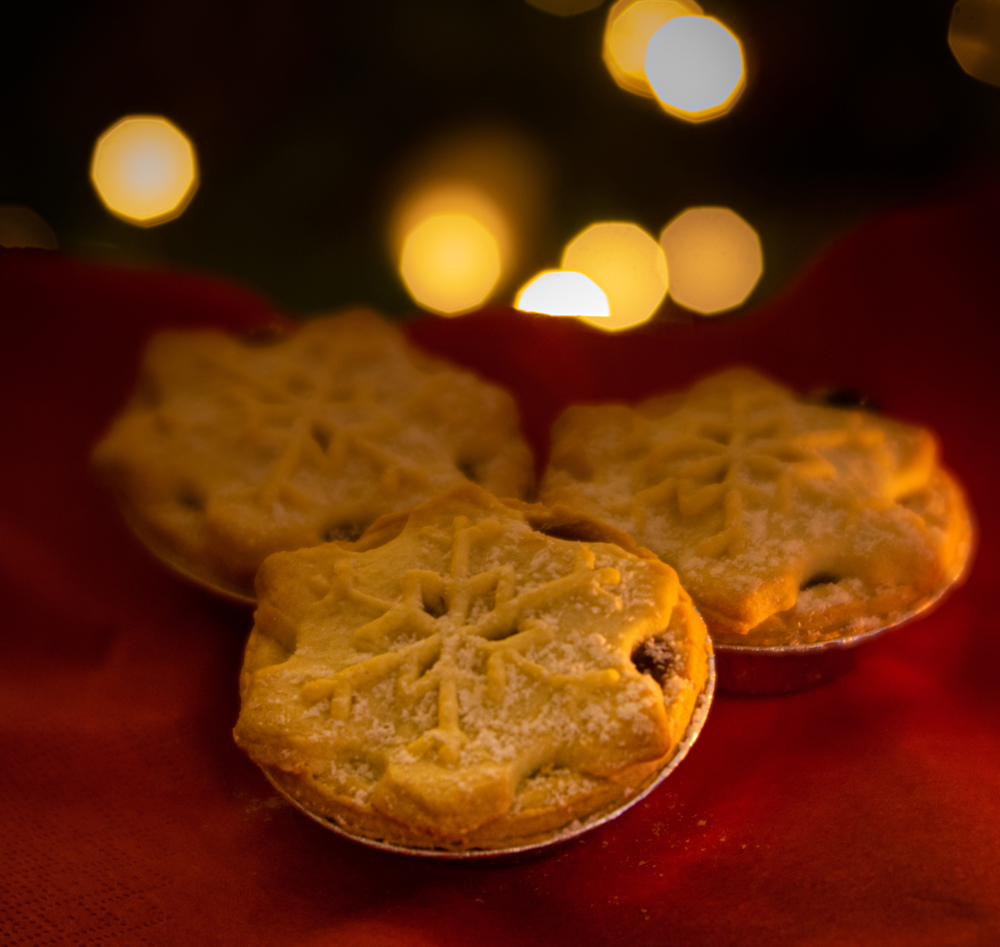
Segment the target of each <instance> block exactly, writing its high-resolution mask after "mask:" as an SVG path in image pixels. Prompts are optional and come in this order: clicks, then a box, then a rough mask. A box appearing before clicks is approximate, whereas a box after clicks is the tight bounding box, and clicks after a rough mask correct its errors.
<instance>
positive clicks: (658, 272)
mask: <svg viewBox="0 0 1000 947" xmlns="http://www.w3.org/2000/svg"><path fill="white" fill-rule="evenodd" d="M562 268H563V269H564V270H574V271H576V272H578V273H583V274H584V275H586V276H589V277H590V278H591V279H592V280H593V281H594V282H595V283H597V285H598V286H600V287H601V289H603V290H604V292H605V293H606V294H607V297H608V303H609V306H610V309H611V315H610V316H609V317H608V318H606V319H594V320H593V322H592V323H591V324H592V325H595V326H597V327H599V328H601V329H605V330H607V331H609V332H617V331H620V330H621V329H629V328H631V327H632V326H637V325H639V324H640V323H643V322H645V321H646V320H647V319H649V318H650V317H651V316H652V315H653V313H655V312H656V310H657V309H658V308H659V306H660V303H661V302H663V297H664V296H665V295H666V292H667V261H666V259H665V257H664V255H663V250H662V249H661V248H660V246H659V244H657V242H656V241H655V240H654V239H653V238H652V237H651V236H650V235H649V234H648V233H646V231H645V230H643V229H642V228H641V227H638V226H636V225H635V224H629V223H599V224H593V225H592V226H590V227H588V228H587V229H586V230H584V231H583V232H582V233H580V234H578V235H577V236H576V237H574V238H573V240H571V241H570V243H569V244H568V245H567V247H566V250H565V252H564V253H563V258H562ZM585 321H586V322H591V320H590V319H589V318H586V319H585Z"/></svg>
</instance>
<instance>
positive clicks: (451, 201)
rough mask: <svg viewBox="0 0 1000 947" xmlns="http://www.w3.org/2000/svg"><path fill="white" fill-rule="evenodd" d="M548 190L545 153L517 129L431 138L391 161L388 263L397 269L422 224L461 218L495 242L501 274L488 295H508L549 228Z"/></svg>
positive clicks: (477, 129) (489, 128)
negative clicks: (438, 218) (433, 218)
mask: <svg viewBox="0 0 1000 947" xmlns="http://www.w3.org/2000/svg"><path fill="white" fill-rule="evenodd" d="M549 190H550V188H549V184H548V172H547V155H546V152H545V151H544V149H542V148H541V147H540V146H539V145H538V144H537V143H536V142H535V141H534V140H533V139H531V138H528V137H527V136H526V135H525V134H524V133H523V132H521V131H519V130H518V129H515V128H512V127H509V126H503V125H497V124H486V125H476V126H466V127H462V128H459V129H456V130H453V131H451V132H449V133H446V134H439V135H436V136H434V137H433V138H431V139H429V140H428V141H425V142H424V143H423V145H422V146H420V147H418V148H415V149H413V150H412V151H409V152H407V153H404V155H403V156H402V158H400V159H397V168H396V171H395V173H394V175H392V177H391V179H390V180H389V182H387V187H386V194H385V200H386V202H387V205H388V207H389V212H388V215H387V216H388V237H389V248H390V253H391V256H392V259H393V261H394V262H395V264H396V267H397V269H398V267H399V263H400V260H401V258H402V252H403V244H404V242H405V240H406V238H407V236H408V235H409V234H410V233H411V232H412V231H413V229H414V228H415V227H416V226H417V225H418V224H419V223H421V221H424V220H426V219H427V218H429V217H431V216H434V215H436V214H448V215H464V216H466V217H471V218H472V219H474V220H476V221H478V222H479V223H480V224H481V225H482V226H483V227H484V228H485V229H486V230H488V231H489V232H490V234H491V235H492V236H493V239H494V240H495V241H496V246H497V252H498V254H499V259H500V275H499V277H498V279H497V281H496V285H495V286H494V288H493V292H499V291H501V290H504V289H509V288H510V285H511V282H512V281H513V280H515V279H517V280H519V281H520V280H523V278H524V277H525V276H526V275H527V274H526V273H525V272H524V271H523V270H521V266H522V261H529V260H534V259H537V258H538V256H539V249H538V246H537V244H539V243H543V242H544V241H545V238H546V234H547V233H548V230H549V222H548V217H549ZM529 272H530V271H529Z"/></svg>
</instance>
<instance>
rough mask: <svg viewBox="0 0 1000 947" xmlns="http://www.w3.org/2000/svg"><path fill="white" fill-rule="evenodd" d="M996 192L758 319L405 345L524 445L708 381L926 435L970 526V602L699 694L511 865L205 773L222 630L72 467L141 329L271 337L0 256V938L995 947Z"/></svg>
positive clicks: (225, 772) (208, 295) (499, 324)
mask: <svg viewBox="0 0 1000 947" xmlns="http://www.w3.org/2000/svg"><path fill="white" fill-rule="evenodd" d="M998 221H1000V190H998V189H997V188H989V189H984V190H979V191H977V192H975V193H972V194H968V195H965V196H964V197H962V198H960V199H957V200H954V201H952V202H950V203H945V204H940V205H936V206H932V207H927V208H923V209H918V210H912V211H906V212H901V213H897V214H894V215H891V216H888V217H885V218H882V219H878V220H875V221H873V222H871V223H869V224H867V225H866V226H864V227H862V228H861V229H859V230H858V231H856V232H854V233H852V234H850V235H849V236H848V237H846V238H845V239H843V240H841V241H840V242H839V243H838V244H836V245H835V246H834V247H832V248H831V249H830V250H829V251H828V252H826V253H825V254H824V255H823V256H822V258H821V259H820V260H819V261H817V262H816V263H815V264H814V265H813V266H812V267H811V269H810V270H809V271H808V272H807V273H806V274H805V275H804V276H803V277H802V278H801V280H800V281H799V282H798V284H797V285H796V286H794V287H793V288H792V289H791V290H790V291H788V292H787V293H786V294H785V295H784V296H783V297H782V298H780V299H778V300H776V301H774V302H772V303H769V304H768V305H766V306H765V307H763V308H762V309H759V310H758V311H756V312H755V313H752V314H749V315H746V316H742V317H739V318H736V319H732V320H719V321H716V322H699V323H697V324H694V325H675V324H662V325H656V326H652V327H649V328H646V329H640V330H638V331H635V332H632V333H629V334H625V335H618V336H608V335H605V334H603V333H599V332H597V331H594V330H592V329H589V328H588V327H586V326H583V325H580V324H578V323H576V322H575V321H572V320H557V319H544V318H540V317H531V316H524V315H519V314H516V313H512V312H510V311H509V310H506V309H500V308H494V309H489V310H486V311H483V312H481V313H477V314H474V315H471V316H467V317H464V318H461V319H451V320H445V319H434V318H426V319H423V320H420V321H417V322H414V323H411V324H410V326H409V327H408V332H409V334H410V337H411V338H412V339H413V340H414V341H415V342H417V343H418V344H420V345H421V346H423V347H425V348H427V349H429V350H431V351H434V352H438V353H440V354H443V355H446V356H447V357H449V358H452V359H453V360H455V361H457V362H459V363H461V364H464V365H467V366H470V367H473V368H475V369H477V370H478V371H480V372H481V373H482V374H483V375H485V376H487V377H489V378H492V379H495V380H497V381H499V382H502V383H503V384H505V385H507V386H508V387H510V388H511V389H512V390H513V391H514V393H515V394H516V396H517V398H518V402H519V404H520V406H521V408H522V411H523V415H524V426H525V430H526V432H527V434H528V435H529V437H530V439H531V440H532V443H533V444H534V446H535V447H536V449H537V450H539V451H540V452H541V453H544V450H545V440H546V436H547V431H548V427H549V425H550V424H551V421H552V420H553V418H554V417H555V415H556V414H557V413H558V411H559V410H561V408H562V407H563V406H565V405H566V404H569V403H571V402H574V401H584V400H601V399H607V398H627V399H634V398H638V397H641V396H644V395H647V394H650V393H652V392H655V391H659V390H663V389H669V388H675V387H680V386H683V385H686V384H687V383H689V382H690V381H691V380H693V379H694V378H695V377H697V376H698V375H701V374H703V373H704V372H706V371H708V370H710V369H713V368H716V367H719V366H721V365H724V364H731V363H733V362H744V363H749V364H753V365H756V366H758V367H760V368H762V369H764V370H765V371H767V372H770V373H771V374H773V375H775V376H776V377H778V378H779V379H781V380H784V381H786V382H790V383H791V384H793V385H795V386H796V387H798V388H799V389H802V390H808V389H811V388H816V387H823V386H831V385H834V386H840V387H852V388H858V389H861V390H863V391H865V392H866V393H868V394H869V395H870V396H871V397H872V398H873V399H874V400H875V401H876V402H877V403H878V404H880V405H881V406H882V407H883V408H884V409H885V410H886V411H887V412H889V413H891V414H893V415H897V416H900V417H902V418H906V419H910V420H913V421H916V422H919V423H922V424H926V425H928V426H930V427H932V428H934V429H935V430H936V431H937V432H938V434H939V436H940V440H941V443H942V447H943V453H944V457H945V461H946V463H947V464H948V465H949V466H950V467H951V468H952V469H953V470H954V471H955V472H956V473H957V474H958V476H959V478H960V479H961V480H962V481H963V482H964V484H965V485H966V487H967V489H968V492H969V495H970V497H971V499H972V503H973V505H974V507H975V509H976V512H977V516H978V519H979V526H980V534H981V535H980V545H979V552H978V559H977V562H976V565H975V568H974V570H973V572H972V575H971V577H970V579H969V581H968V582H967V584H966V585H965V586H964V587H963V588H962V589H960V590H959V591H958V592H956V593H955V594H954V595H953V596H952V597H951V598H950V599H949V600H948V601H947V602H946V603H945V604H944V605H943V606H942V607H941V608H940V609H939V610H938V611H936V612H935V613H933V614H932V615H931V616H929V617H927V618H925V619H923V620H921V621H919V622H918V623H916V624H914V625H912V626H909V627H908V628H906V629H905V630H901V631H899V632H896V633H894V634H891V635H889V636H887V637H886V638H885V639H883V640H882V642H881V643H880V644H879V645H878V646H877V647H875V648H874V649H873V650H872V651H871V652H870V653H869V654H867V655H866V656H865V657H864V658H863V660H862V662H861V664H860V666H859V667H858V668H857V669H856V670H854V671H853V672H852V673H851V674H850V675H848V676H847V677H844V678H841V679H840V680H838V681H836V682H834V683H832V684H829V685H827V686H825V687H822V688H820V689H818V690H815V691H812V692H809V693H804V694H798V695H794V696H790V697H783V698H768V699H761V698H756V699H751V698H742V699H741V698H734V697H726V696H720V697H717V698H716V702H715V706H714V707H713V709H712V712H711V714H710V716H709V720H708V723H707V725H706V727H705V729H704V731H703V733H702V735H701V737H700V738H699V740H698V742H697V744H696V745H695V747H694V749H693V750H692V751H691V753H690V755H689V756H688V758H687V759H686V760H685V761H684V762H683V764H682V765H681V766H680V767H679V768H678V770H677V771H676V772H675V773H674V774H673V775H671V776H670V778H669V779H668V780H667V781H666V782H665V783H664V784H663V785H662V786H661V787H660V788H659V789H658V790H657V791H656V792H655V793H653V794H652V795H651V796H650V797H649V798H648V799H647V800H645V801H644V802H643V803H641V804H640V805H639V806H637V807H636V808H634V809H632V810H630V811H629V812H627V813H626V814H625V815H623V816H622V817H620V818H619V819H617V820H616V821H614V822H612V823H610V824H608V825H606V826H604V827H602V828H600V829H597V830H595V831H593V832H591V833H590V834H588V835H586V836H584V837H582V838H581V839H579V840H577V841H573V842H570V843H567V844H565V845H564V846H562V847H557V848H554V849H552V850H550V852H549V854H547V855H544V856H541V857H536V858H534V859H532V860H528V861H524V862H522V863H517V862H510V861H505V862H499V863H484V862H477V863H474V864H463V863H442V862H431V861H426V860H419V859H414V858H409V857H406V856H397V855H391V854H386V853H381V852H378V851H374V850H370V849H367V848H365V847H363V846H361V845H358V844H355V843H353V842H350V841H347V840H345V839H342V838H339V837H337V836H335V835H333V834H332V833H330V832H327V831H325V830H324V829H322V828H321V827H320V826H318V825H316V824H314V823H312V822H310V821H309V820H307V819H306V818H304V817H303V816H301V815H300V814H299V813H298V812H296V811H294V810H293V809H291V808H290V807H288V806H287V805H286V804H285V803H284V802H283V801H282V800H281V799H280V798H279V797H277V796H276V795H275V793H274V792H273V791H272V790H271V788H270V786H269V784H268V783H267V782H266V781H265V780H264V778H263V776H262V775H261V774H260V773H259V772H258V771H257V769H256V768H255V767H254V766H253V764H251V763H250V762H249V761H248V760H246V759H245V758H244V757H243V756H242V754H241V753H240V752H239V751H238V750H237V749H236V748H235V746H234V745H233V743H232V739H231V736H230V730H231V727H232V725H233V722H234V721H235V718H236V713H237V696H236V675H237V671H238V668H239V661H240V653H241V648H242V644H243V640H244V638H245V635H246V633H247V631H248V629H249V626H250V622H251V618H250V615H249V614H248V613H247V612H244V611H241V610H240V609H238V608H234V607H230V606H226V605H223V604H220V603H219V602H216V601H214V600H213V599H211V598H210V597H208V596H207V595H206V594H203V593H202V592H200V591H198V590H196V589H192V588H189V587H187V586H186V585H184V584H183V583H182V582H181V581H180V580H178V579H175V578H174V577H173V576H171V575H170V574H168V573H166V572H165V571H164V570H163V569H162V568H161V567H159V566H158V565H157V563H156V562H154V561H152V560H151V559H150V558H149V556H148V555H147V554H146V553H145V552H144V551H143V550H141V549H140V548H139V547H138V546H137V544H136V543H135V541H134V540H133V539H132V538H131V537H130V535H129V534H128V533H127V531H126V530H125V528H124V527H123V525H122V524H121V522H120V521H119V519H118V517H117V515H116V512H115V510H114V508H113V505H112V503H111V502H110V501H109V499H108V498H107V497H106V496H104V495H103V494H102V493H101V492H100V491H99V490H98V489H97V488H96V487H95V486H94V485H93V484H92V482H91V479H90V477H89V474H88V470H87V454H88V451H89V448H90V445H91V444H92V443H93V441H94V440H95V439H96V438H97V437H98V436H99V434H100V433H101V431H102V429H103V427H104V425H105V424H106V423H107V422H108V420H109V419H110V417H111V415H112V414H113V413H114V412H115V411H116V410H117V408H118V407H119V405H120V404H121V403H122V401H123V400H124V399H125V397H126V395H127V393H128V391H129V388H130V386H131V384H132V381H133V378H134V372H135V367H136V362H137V358H138V354H139V352H140V349H141V346H142V343H143V340H144V339H145V338H146V337H147V336H148V335H149V333H150V332H151V331H153V330H155V329H157V328H160V327H162V326H167V325H171V326H177V325H187V326H193V325H215V326H222V327H225V328H229V329H235V330H243V329H249V328H253V327H255V326H258V325H261V324H262V323H266V322H268V321H270V320H271V319H272V318H273V315H272V311H271V308H270V307H269V306H268V305H267V304H266V303H265V302H263V301H262V300H260V299H259V298H257V297H255V296H253V295H251V294H250V293H248V292H245V291H242V290H239V289H237V288H234V287H232V286H229V285H226V284H223V283H219V282H215V281H212V280H208V279H201V278H195V277H191V276H180V275H176V274H171V273H161V272H143V271H136V270H127V269H117V268H110V267H101V266H96V265H92V264H86V263H82V262H78V261H75V260H73V259H70V258H66V257H63V256H61V255H58V254H48V253H44V252H38V251H3V252H0V317H2V320H3V325H4V330H5V331H4V333H3V342H2V344H0V405H2V409H0V444H3V459H2V462H0V489H2V493H0V495H2V496H3V504H2V508H0V603H2V605H3V609H2V611H0V634H2V636H3V649H2V660H0V746H2V753H3V755H2V760H3V766H2V768H0V804H2V812H3V817H2V822H0V826H2V827H0V847H2V848H0V850H2V860H0V878H2V882H0V942H2V943H4V944H8V943H9V944H12V945H15V944H16V945H32V947H35V945H42V944H45V945H49V944H59V945H62V944H66V945H90V944H109V945H110V944H115V945H133V944H157V945H159V944H164V945H165V944H183V945H193V944H219V945H229V944H232V945H240V947H247V945H258V944H259V945H267V947H283V945H289V947H291V945H295V947H319V945H331V947H332V945H336V947H355V945H359V947H360V945H366V947H367V945H374V947H381V945H385V947H431V945H435V947H436V945H451V944H455V945H459V944H460V945H463V947H479V945H483V947H487V945H490V947H492V945H497V947H500V945H504V947H507V945H510V944H521V945H525V947H532V945H539V947H541V945H546V947H552V945H562V944H566V945H570V944H572V945H604V944H614V945H619V944H621V945H649V947H662V945H665V944H674V943H677V944H697V945H723V944H726V945H728V944H739V945H745V947H753V945H770V944H774V945H778V944H781V945H788V944H796V945H805V944H808V945H811V947H819V945H831V947H832V945H842V944H852V945H885V944H892V945H934V947H937V945H944V944H949V945H951V944H955V945H959V944H970V945H973V944H976V945H978V944H982V945H986V944H994V943H1000V686H998V678H1000V622H998V620H997V618H996V614H995V611H996V604H995V599H996V597H997V595H998V592H997V590H998V589H1000V574H998V573H1000V545H998V541H997V536H998V530H1000V490H998V488H997V486H996V480H997V477H998V476H1000V447H998V443H1000V435H998V433H997V432H998V425H1000V397H998V394H997V384H998V382H997V378H998V371H997V366H996V363H997V359H998V354H1000V347H998V345H997V341H998V335H1000V330H998V323H1000V265H998V264H997V261H998V260H1000V223H998Z"/></svg>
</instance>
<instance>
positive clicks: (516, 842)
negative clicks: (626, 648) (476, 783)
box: [260, 649, 717, 862]
mask: <svg viewBox="0 0 1000 947" xmlns="http://www.w3.org/2000/svg"><path fill="white" fill-rule="evenodd" d="M716 673H717V672H716V663H715V657H714V655H713V653H712V651H711V649H710V650H709V654H708V675H707V677H706V680H705V686H704V687H703V688H702V692H701V694H700V695H699V697H698V700H697V703H696V704H695V708H694V713H693V714H692V715H691V720H690V721H689V722H688V725H687V729H686V730H685V732H684V736H683V738H682V739H681V741H680V742H679V743H678V744H677V746H676V747H675V748H674V752H673V753H672V754H671V756H670V758H669V759H668V760H667V761H666V763H664V765H663V767H662V768H661V769H660V770H658V771H657V772H656V773H654V774H653V775H652V776H651V777H650V778H649V780H648V781H647V782H646V783H645V784H644V785H642V786H640V787H639V788H638V789H637V790H636V791H635V792H634V793H632V795H631V796H629V797H628V798H627V799H626V800H625V801H624V802H618V803H616V804H614V805H613V806H606V807H603V808H601V809H598V810H597V811H595V812H592V813H591V814H590V815H589V816H587V817H586V818H585V819H578V820H574V821H573V822H570V823H569V824H568V825H566V826H563V827H562V828H560V829H557V830H556V831H554V832H549V833H546V834H545V835H544V836H543V837H541V838H538V837H533V838H531V839H523V838H522V839H511V840H510V842H509V844H506V845H502V846H498V847H496V848H482V849H467V850H455V849H443V848H417V847H409V846H405V845H397V844H392V843H389V842H384V841H381V840H379V839H375V838H369V837H367V836H363V835H359V834H356V833H354V832H349V831H347V829H345V828H344V827H343V826H341V825H339V824H338V823H337V821H336V819H331V818H328V817H326V816H323V815H318V814H317V813H315V812H312V811H310V810H309V809H308V808H307V807H305V806H304V805H303V804H302V803H301V802H300V801H299V800H297V799H296V798H295V797H294V796H292V795H291V794H290V793H288V792H286V791H285V789H284V788H283V787H282V786H281V784H280V782H279V781H278V780H277V779H276V778H275V775H274V774H273V773H272V772H270V770H269V768H268V767H266V766H261V767H260V768H261V769H262V770H263V772H264V775H265V776H266V777H267V779H268V781H269V782H270V783H271V785H272V786H273V787H274V789H275V790H276V791H277V792H278V793H279V794H280V795H281V796H283V797H284V798H285V800H286V801H287V802H288V803H290V804H291V805H292V806H293V807H294V808H296V809H298V810H299V812H301V813H302V814H303V815H306V816H308V817H309V818H310V819H312V820H313V821H314V822H317V823H318V824H319V825H321V826H323V828H325V829H329V830H330V831H331V832H334V833H336V834H337V835H340V836H342V837H344V838H347V839H350V840H352V841H354V842H358V843H360V844H361V845H364V846H366V847H368V848H374V849H378V850H379V851H383V852H394V853H396V854H400V855H412V856H416V857H418V858H432V859H439V860H445V861H477V862H478V861H482V860H484V859H498V858H499V859H512V860H519V859H521V858H525V857H531V856H533V855H536V854H541V853H544V852H545V850H546V849H549V848H551V847H552V846H554V845H561V844H562V843H563V842H568V841H570V840H571V839H575V838H578V837H579V836H581V835H584V834H585V833H587V832H590V831H592V830H593V829H596V828H598V827H599V826H602V825H604V824H605V823H607V822H610V821H611V820H612V819H617V818H618V816H620V815H621V814H622V813H624V812H627V811H628V810H629V809H631V808H632V807H633V806H634V805H635V804H636V803H638V802H641V801H642V800H643V799H645V798H646V797H647V796H648V795H649V794H650V793H651V792H653V790H654V789H656V788H657V786H659V785H660V784H661V783H662V782H663V781H664V780H665V779H666V778H667V777H668V776H669V775H670V774H671V773H672V772H673V771H674V770H675V769H676V768H677V767H678V766H679V765H680V764H681V762H682V760H683V759H684V757H685V756H687V754H688V752H689V751H690V749H691V747H692V746H693V745H694V743H695V741H696V740H697V739H698V735H699V734H700V733H701V731H702V728H703V727H704V725H705V720H706V719H707V717H708V712H709V709H710V707H711V705H712V699H713V697H714V695H715V686H716Z"/></svg>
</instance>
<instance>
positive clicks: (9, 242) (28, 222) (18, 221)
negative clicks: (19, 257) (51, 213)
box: [0, 204, 59, 250]
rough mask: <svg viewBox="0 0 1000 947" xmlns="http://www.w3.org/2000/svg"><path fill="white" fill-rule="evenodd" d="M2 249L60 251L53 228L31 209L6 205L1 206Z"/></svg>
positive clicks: (0, 234)
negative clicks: (29, 248)
mask: <svg viewBox="0 0 1000 947" xmlns="http://www.w3.org/2000/svg"><path fill="white" fill-rule="evenodd" d="M0 247H7V248H8V249H11V248H15V247H22V248H27V247H34V248H36V249H39V250H58V249H59V242H58V241H57V240H56V235H55V233H54V232H53V230H52V228H51V227H50V226H49V225H48V224H47V223H46V222H45V221H44V220H43V219H42V217H40V216H39V215H38V214H36V213H35V212H34V211H33V210H32V209H31V208H30V207H21V206H19V205H17V204H5V205H3V206H0Z"/></svg>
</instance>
